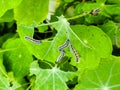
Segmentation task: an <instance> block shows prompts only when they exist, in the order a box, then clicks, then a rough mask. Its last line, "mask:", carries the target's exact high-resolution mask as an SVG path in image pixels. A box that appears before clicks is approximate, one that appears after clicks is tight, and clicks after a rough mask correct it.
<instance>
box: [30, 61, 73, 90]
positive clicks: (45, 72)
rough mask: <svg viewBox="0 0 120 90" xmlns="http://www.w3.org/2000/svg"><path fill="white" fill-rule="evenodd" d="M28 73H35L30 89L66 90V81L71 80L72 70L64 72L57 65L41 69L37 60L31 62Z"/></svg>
mask: <svg viewBox="0 0 120 90" xmlns="http://www.w3.org/2000/svg"><path fill="white" fill-rule="evenodd" d="M30 75H35V76H36V80H35V82H34V84H33V85H32V90H47V89H49V90H67V89H68V87H67V84H66V82H67V81H68V80H72V78H73V77H74V76H75V73H74V72H64V71H61V70H60V69H59V68H57V67H53V68H52V69H41V68H39V65H38V63H37V61H34V62H33V63H32V64H31V68H30Z"/></svg>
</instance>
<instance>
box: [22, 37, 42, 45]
mask: <svg viewBox="0 0 120 90" xmlns="http://www.w3.org/2000/svg"><path fill="white" fill-rule="evenodd" d="M24 38H25V39H26V40H28V41H31V42H33V43H35V44H40V43H41V41H40V40H36V39H34V38H32V37H29V36H25V37H24Z"/></svg>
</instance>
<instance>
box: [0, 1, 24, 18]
mask: <svg viewBox="0 0 120 90" xmlns="http://www.w3.org/2000/svg"><path fill="white" fill-rule="evenodd" d="M21 1H22V0H0V17H1V16H2V15H3V14H4V13H5V12H6V11H7V10H9V9H12V8H14V7H16V6H18V5H19V4H20V2H21Z"/></svg>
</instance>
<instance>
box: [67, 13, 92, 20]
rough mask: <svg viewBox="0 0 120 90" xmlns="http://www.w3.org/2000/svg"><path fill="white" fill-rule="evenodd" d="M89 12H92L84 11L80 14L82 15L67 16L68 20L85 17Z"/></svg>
mask: <svg viewBox="0 0 120 90" xmlns="http://www.w3.org/2000/svg"><path fill="white" fill-rule="evenodd" d="M89 13H90V12H83V13H82V14H80V15H77V16H73V17H70V18H67V20H73V19H77V18H80V17H84V16H86V15H88V14H89Z"/></svg>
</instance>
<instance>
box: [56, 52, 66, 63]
mask: <svg viewBox="0 0 120 90" xmlns="http://www.w3.org/2000/svg"><path fill="white" fill-rule="evenodd" d="M64 56H65V51H64V50H62V51H61V54H60V55H59V57H58V58H57V60H56V62H57V63H58V62H60V60H61V59H62V58H63V57H64Z"/></svg>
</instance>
